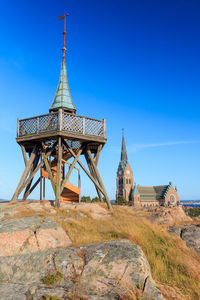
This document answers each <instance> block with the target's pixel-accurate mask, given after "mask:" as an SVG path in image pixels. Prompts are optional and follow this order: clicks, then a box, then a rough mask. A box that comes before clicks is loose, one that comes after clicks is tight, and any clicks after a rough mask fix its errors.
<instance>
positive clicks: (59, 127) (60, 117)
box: [58, 108, 63, 131]
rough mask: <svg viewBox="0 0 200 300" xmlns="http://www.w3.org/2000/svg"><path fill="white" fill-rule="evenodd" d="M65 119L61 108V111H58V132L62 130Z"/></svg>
mask: <svg viewBox="0 0 200 300" xmlns="http://www.w3.org/2000/svg"><path fill="white" fill-rule="evenodd" d="M62 117H63V115H62V109H61V108H59V110H58V130H60V131H61V130H62V119H63V118H62Z"/></svg>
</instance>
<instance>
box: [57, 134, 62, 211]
mask: <svg viewBox="0 0 200 300" xmlns="http://www.w3.org/2000/svg"><path fill="white" fill-rule="evenodd" d="M57 161H58V162H57V178H56V201H55V207H60V195H61V168H62V141H61V137H59V138H58V154H57Z"/></svg>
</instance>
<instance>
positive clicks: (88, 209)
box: [0, 201, 111, 220]
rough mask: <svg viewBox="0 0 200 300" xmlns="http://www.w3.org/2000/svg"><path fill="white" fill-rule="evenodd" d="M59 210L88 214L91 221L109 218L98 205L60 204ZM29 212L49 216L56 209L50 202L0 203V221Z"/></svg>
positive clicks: (104, 210)
mask: <svg viewBox="0 0 200 300" xmlns="http://www.w3.org/2000/svg"><path fill="white" fill-rule="evenodd" d="M60 210H63V211H70V210H74V211H78V212H82V213H85V214H89V215H90V216H91V217H92V218H93V219H102V218H109V217H110V216H111V213H110V211H108V210H107V209H106V208H104V207H102V206H100V205H99V204H98V203H84V202H83V203H82V202H80V203H62V202H61V204H60ZM30 211H32V212H34V213H42V214H44V213H48V214H51V215H55V214H56V209H55V208H54V207H53V203H52V202H50V201H44V202H43V203H42V204H41V203H40V202H39V201H37V202H36V201H26V202H18V203H16V204H9V203H8V202H5V203H0V220H1V219H3V218H5V217H6V218H7V217H15V216H16V215H19V214H27V213H30Z"/></svg>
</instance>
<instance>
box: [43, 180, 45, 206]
mask: <svg viewBox="0 0 200 300" xmlns="http://www.w3.org/2000/svg"><path fill="white" fill-rule="evenodd" d="M44 200H45V177H44V178H43V201H44Z"/></svg>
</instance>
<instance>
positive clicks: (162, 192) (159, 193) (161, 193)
mask: <svg viewBox="0 0 200 300" xmlns="http://www.w3.org/2000/svg"><path fill="white" fill-rule="evenodd" d="M170 186H171V182H170V183H169V184H168V185H159V186H154V190H155V191H156V199H157V200H159V199H164V198H165V196H166V195H167V193H168V190H169V188H170Z"/></svg>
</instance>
